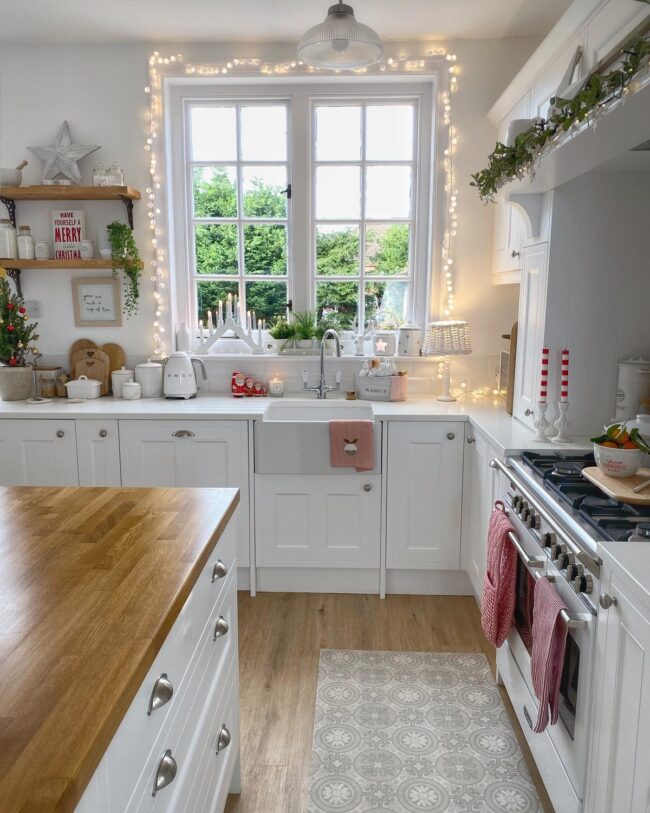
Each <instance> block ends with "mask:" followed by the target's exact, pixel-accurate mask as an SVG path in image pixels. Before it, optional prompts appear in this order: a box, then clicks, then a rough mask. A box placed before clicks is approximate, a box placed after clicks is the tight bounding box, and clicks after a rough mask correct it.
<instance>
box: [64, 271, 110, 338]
mask: <svg viewBox="0 0 650 813" xmlns="http://www.w3.org/2000/svg"><path fill="white" fill-rule="evenodd" d="M72 302H73V305H74V323H75V327H121V326H122V302H121V299H120V281H119V280H117V279H113V277H99V278H92V279H73V280H72Z"/></svg>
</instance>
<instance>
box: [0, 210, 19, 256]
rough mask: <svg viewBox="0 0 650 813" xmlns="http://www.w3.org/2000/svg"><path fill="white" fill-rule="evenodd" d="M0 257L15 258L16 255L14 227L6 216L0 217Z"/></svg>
mask: <svg viewBox="0 0 650 813" xmlns="http://www.w3.org/2000/svg"><path fill="white" fill-rule="evenodd" d="M0 257H2V258H3V259H5V260H15V259H17V257H18V243H17V241H16V229H14V227H13V226H12V225H11V220H9V218H8V217H3V218H0Z"/></svg>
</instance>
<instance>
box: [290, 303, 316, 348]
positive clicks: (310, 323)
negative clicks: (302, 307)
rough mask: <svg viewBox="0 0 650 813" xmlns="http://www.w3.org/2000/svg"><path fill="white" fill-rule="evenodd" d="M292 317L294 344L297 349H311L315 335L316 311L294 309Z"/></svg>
mask: <svg viewBox="0 0 650 813" xmlns="http://www.w3.org/2000/svg"><path fill="white" fill-rule="evenodd" d="M293 318H294V326H295V329H296V346H297V347H298V349H299V350H311V349H312V348H313V346H314V339H315V337H316V311H296V312H295V313H294V315H293Z"/></svg>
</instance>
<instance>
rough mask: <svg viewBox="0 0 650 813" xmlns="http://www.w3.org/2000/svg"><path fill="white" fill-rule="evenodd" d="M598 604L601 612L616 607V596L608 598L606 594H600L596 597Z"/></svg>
mask: <svg viewBox="0 0 650 813" xmlns="http://www.w3.org/2000/svg"><path fill="white" fill-rule="evenodd" d="M598 603H599V604H600V606H601V607H602V608H603V610H609V608H610V607H616V605H617V604H618V599H617V598H616V596H610V595H609V594H608V593H601V594H600V596H599V597H598Z"/></svg>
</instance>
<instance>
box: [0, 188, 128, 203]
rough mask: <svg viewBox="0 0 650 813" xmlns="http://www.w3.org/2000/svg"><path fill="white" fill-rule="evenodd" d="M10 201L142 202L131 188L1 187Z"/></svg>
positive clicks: (0, 193) (4, 195)
mask: <svg viewBox="0 0 650 813" xmlns="http://www.w3.org/2000/svg"><path fill="white" fill-rule="evenodd" d="M0 197H1V198H9V200H140V192H138V190H137V189H134V188H133V187H131V186H42V185H41V184H35V185H33V186H0Z"/></svg>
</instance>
